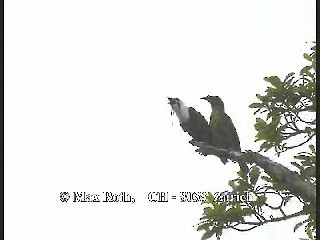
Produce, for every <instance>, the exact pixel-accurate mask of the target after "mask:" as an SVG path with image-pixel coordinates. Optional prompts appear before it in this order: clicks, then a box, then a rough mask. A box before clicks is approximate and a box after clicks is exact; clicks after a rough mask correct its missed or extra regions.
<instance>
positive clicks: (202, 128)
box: [168, 97, 212, 144]
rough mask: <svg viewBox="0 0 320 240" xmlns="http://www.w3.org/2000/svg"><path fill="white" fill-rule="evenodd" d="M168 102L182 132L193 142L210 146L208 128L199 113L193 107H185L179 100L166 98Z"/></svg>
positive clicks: (210, 140) (210, 138) (209, 131)
mask: <svg viewBox="0 0 320 240" xmlns="http://www.w3.org/2000/svg"><path fill="white" fill-rule="evenodd" d="M168 100H169V104H170V105H171V108H172V111H173V112H175V114H176V115H177V117H178V119H179V123H180V126H181V128H182V129H183V131H185V132H187V133H188V134H189V135H190V136H191V137H192V138H193V140H195V141H199V142H205V143H207V144H210V143H211V142H212V136H211V130H210V126H209V124H208V122H207V120H206V119H205V118H204V117H203V116H202V115H201V113H199V112H198V111H196V110H195V109H194V108H193V107H188V106H186V105H185V103H184V102H183V101H181V100H180V99H179V98H169V97H168ZM173 112H171V113H173Z"/></svg>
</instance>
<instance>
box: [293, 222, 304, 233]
mask: <svg viewBox="0 0 320 240" xmlns="http://www.w3.org/2000/svg"><path fill="white" fill-rule="evenodd" d="M302 225H303V222H299V223H297V224H296V225H295V226H294V228H293V232H295V231H297V230H298V228H300V227H301V226H302Z"/></svg>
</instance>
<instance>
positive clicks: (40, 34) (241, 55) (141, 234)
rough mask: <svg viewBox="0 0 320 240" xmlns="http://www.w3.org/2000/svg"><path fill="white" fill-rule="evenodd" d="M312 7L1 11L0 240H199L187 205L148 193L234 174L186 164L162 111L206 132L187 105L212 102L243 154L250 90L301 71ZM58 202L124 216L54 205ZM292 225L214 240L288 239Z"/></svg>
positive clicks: (188, 149) (23, 5) (184, 149)
mask: <svg viewBox="0 0 320 240" xmlns="http://www.w3.org/2000/svg"><path fill="white" fill-rule="evenodd" d="M315 3H316V1H311V0H304V1H300V0H282V1H279V0H278V1H276V0H268V1H253V0H252V1H249V0H243V1H236V0H232V1H231V0H229V1H207V0H206V1H177V0H170V1H169V0H164V1H146V0H145V1H141V0H137V1H125V0H122V1H99V0H92V1H71V0H63V1H62V0H56V1H44V0H41V1H40V0H38V1H36V0H30V1H21V0H20V1H18V0H12V1H5V163H4V164H5V239H6V240H11V239H12V240H15V239H32V240H38V239H39V240H40V239H41V240H42V239H48V240H50V239H88V238H90V239H94V238H97V239H119V240H125V239H140V240H145V239H153V240H163V239H184V240H200V238H201V236H202V232H200V233H199V232H196V231H195V228H193V227H192V226H193V225H195V224H197V223H198V219H199V218H200V216H201V214H202V206H201V205H200V204H196V203H180V202H178V201H169V202H168V203H151V202H148V199H147V196H148V193H149V192H153V191H165V192H169V194H170V195H179V192H180V191H196V192H198V191H208V190H210V191H212V192H216V191H223V190H225V189H226V188H227V187H228V181H229V180H230V179H231V178H234V177H235V176H236V175H235V173H236V170H237V166H236V165H235V164H232V163H228V164H227V165H225V166H224V165H223V164H222V163H221V162H220V161H219V159H217V158H216V157H213V156H208V157H203V156H200V155H198V154H197V153H195V151H194V150H195V149H194V148H193V147H192V146H191V145H190V144H188V140H189V139H190V138H189V137H188V136H187V135H186V134H185V133H184V132H183V131H182V130H181V128H180V126H179V124H178V121H177V118H176V117H172V116H171V115H170V106H169V105H168V104H167V102H168V101H167V97H179V98H180V99H182V100H183V101H185V102H186V103H187V104H189V105H191V106H193V107H195V108H196V109H198V110H199V111H201V112H202V113H203V115H204V116H205V117H206V118H207V119H208V118H209V114H210V107H209V104H208V103H206V102H204V101H203V100H200V97H203V96H206V95H208V94H210V95H218V96H220V97H221V98H222V99H223V101H224V103H225V109H226V112H227V113H228V114H229V116H230V117H231V118H232V119H233V122H234V124H235V126H236V128H237V131H238V134H239V137H240V140H241V146H242V149H244V150H245V149H251V150H253V151H256V150H257V149H258V148H259V144H258V143H255V142H254V136H255V131H254V127H253V124H254V122H255V117H254V115H253V112H254V111H253V110H250V109H249V108H248V105H249V104H250V103H252V102H254V101H255V94H256V93H261V92H263V91H264V90H265V88H266V84H265V82H264V81H263V80H262V79H263V77H265V76H270V75H278V76H279V77H285V76H286V75H287V74H288V73H290V72H298V71H299V70H300V69H301V67H303V66H304V65H305V64H306V62H305V61H304V60H303V58H302V54H303V53H304V52H306V51H309V49H310V47H311V46H312V44H311V41H314V40H315V32H316V31H315V30H316V29H315V16H316V13H315ZM306 42H307V43H306ZM265 155H266V156H269V157H271V158H272V159H274V160H275V161H279V162H281V159H277V158H276V156H274V154H272V152H270V153H266V154H265ZM283 162H284V163H283V164H288V163H289V162H290V159H285V160H283ZM62 191H68V192H70V193H72V192H75V191H86V192H88V193H102V192H105V191H112V192H114V193H119V192H121V191H126V192H129V193H130V194H131V195H132V196H133V197H135V199H136V202H135V203H134V204H131V203H73V202H67V203H62V202H60V200H59V194H60V192H62ZM297 221H298V220H296V221H293V222H283V223H277V224H270V225H267V226H265V227H260V228H256V229H255V230H252V231H250V232H246V233H239V232H235V231H233V230H229V231H226V232H225V233H224V235H223V236H222V240H223V239H239V240H241V239H260V240H264V239H271V238H272V239H274V240H277V239H284V238H286V239H298V238H299V237H304V233H303V232H301V231H300V232H298V233H296V234H294V233H293V226H294V224H293V223H294V222H297Z"/></svg>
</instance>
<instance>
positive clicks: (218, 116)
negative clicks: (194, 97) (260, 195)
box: [201, 95, 249, 173]
mask: <svg viewBox="0 0 320 240" xmlns="http://www.w3.org/2000/svg"><path fill="white" fill-rule="evenodd" d="M201 99H204V100H206V101H208V102H209V103H210V105H211V108H212V112H211V116H210V122H209V126H210V131H211V137H212V138H213V139H212V141H213V142H214V146H215V147H220V148H224V149H227V150H230V151H237V152H241V147H240V140H239V136H238V133H237V131H236V128H235V127H234V125H233V123H232V120H231V118H230V117H229V116H228V115H227V114H226V113H225V111H224V104H223V102H222V100H221V99H220V98H219V97H218V96H209V95H208V96H206V97H202V98H201ZM220 159H221V161H222V162H223V163H224V164H225V163H226V162H227V161H228V160H227V159H226V158H220ZM239 165H240V168H241V169H242V170H243V171H244V172H246V173H248V171H249V169H248V166H247V165H246V163H239Z"/></svg>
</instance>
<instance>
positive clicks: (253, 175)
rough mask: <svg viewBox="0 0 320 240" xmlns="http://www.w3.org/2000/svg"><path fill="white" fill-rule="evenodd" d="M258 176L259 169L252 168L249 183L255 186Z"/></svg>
mask: <svg viewBox="0 0 320 240" xmlns="http://www.w3.org/2000/svg"><path fill="white" fill-rule="evenodd" d="M259 176H260V169H259V168H258V167H256V166H255V167H253V168H252V169H251V171H250V172H249V177H250V182H251V184H252V185H255V184H256V183H257V181H258V179H259Z"/></svg>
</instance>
